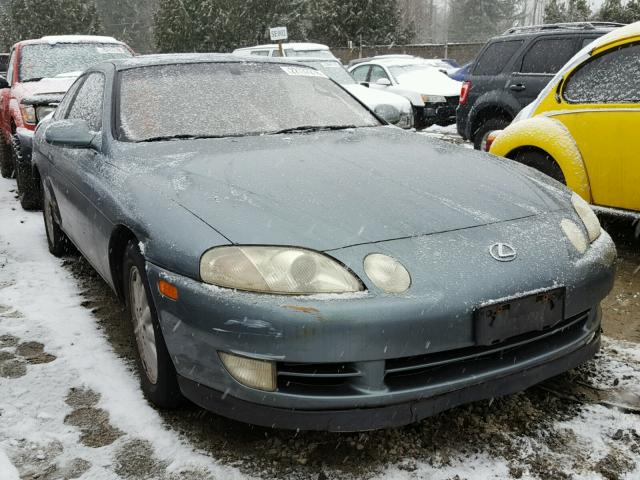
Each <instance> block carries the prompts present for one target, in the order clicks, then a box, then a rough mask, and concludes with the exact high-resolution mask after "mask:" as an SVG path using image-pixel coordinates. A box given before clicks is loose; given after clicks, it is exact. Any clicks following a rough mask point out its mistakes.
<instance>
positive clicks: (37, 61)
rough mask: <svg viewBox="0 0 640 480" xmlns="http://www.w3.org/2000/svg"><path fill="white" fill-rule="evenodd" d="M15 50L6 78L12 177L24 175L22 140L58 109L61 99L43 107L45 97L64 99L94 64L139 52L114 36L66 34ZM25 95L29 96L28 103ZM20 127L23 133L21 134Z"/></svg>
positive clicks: (3, 93)
mask: <svg viewBox="0 0 640 480" xmlns="http://www.w3.org/2000/svg"><path fill="white" fill-rule="evenodd" d="M10 55H11V56H10V60H9V67H8V69H7V77H6V79H5V78H0V173H1V174H2V176H3V177H11V176H12V175H13V174H14V172H15V173H16V175H18V174H19V172H17V167H18V166H17V165H16V157H17V156H18V157H19V156H20V149H21V146H20V140H21V139H24V134H25V133H26V134H28V133H31V132H33V131H34V130H35V128H36V126H37V124H38V122H39V121H40V120H42V118H44V117H45V116H47V115H48V114H49V113H51V112H52V111H53V110H54V109H55V104H54V105H52V104H46V102H40V103H44V105H41V106H39V102H37V101H36V100H37V99H38V98H39V97H41V98H43V99H44V98H55V97H58V98H59V97H60V96H62V95H64V93H65V92H66V91H67V90H68V89H69V87H70V86H71V84H72V83H73V82H74V81H75V80H76V78H77V77H78V76H79V75H80V74H81V73H82V72H83V71H84V70H86V69H87V68H88V67H90V66H92V65H94V64H96V63H99V62H101V61H104V60H111V59H114V58H123V57H130V56H133V52H132V50H131V49H130V48H129V47H128V46H127V45H126V44H124V43H122V42H119V41H117V40H115V39H114V38H111V37H99V36H82V35H64V36H50V37H42V38H40V39H36V40H24V41H22V42H18V43H16V44H15V45H14V46H13V48H12V49H11V54H10ZM25 99H28V100H29V101H27V102H24V100H25ZM18 131H20V132H21V133H22V135H20V136H18V134H17V133H18ZM29 160H30V159H29ZM29 164H30V161H29ZM24 173H25V174H28V172H24ZM18 183H19V184H22V183H25V182H20V181H19V182H18ZM19 187H20V185H19ZM19 190H20V188H19Z"/></svg>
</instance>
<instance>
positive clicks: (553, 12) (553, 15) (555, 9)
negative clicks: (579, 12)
mask: <svg viewBox="0 0 640 480" xmlns="http://www.w3.org/2000/svg"><path fill="white" fill-rule="evenodd" d="M567 21H568V15H567V9H566V7H565V5H564V3H563V2H561V3H558V0H551V1H550V2H549V3H547V5H546V6H545V7H544V23H562V22H567Z"/></svg>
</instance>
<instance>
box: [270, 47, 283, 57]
mask: <svg viewBox="0 0 640 480" xmlns="http://www.w3.org/2000/svg"><path fill="white" fill-rule="evenodd" d="M271 56H272V57H281V56H282V55H280V49H279V48H276V49H275V50H271Z"/></svg>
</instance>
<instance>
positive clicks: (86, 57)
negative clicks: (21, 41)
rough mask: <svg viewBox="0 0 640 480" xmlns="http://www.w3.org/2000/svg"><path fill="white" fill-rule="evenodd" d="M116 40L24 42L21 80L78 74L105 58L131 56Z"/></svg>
mask: <svg viewBox="0 0 640 480" xmlns="http://www.w3.org/2000/svg"><path fill="white" fill-rule="evenodd" d="M131 56H132V53H131V52H130V51H129V50H128V49H127V48H126V47H125V46H124V45H119V44H108V43H105V44H101V43H51V44H49V43H38V44H34V45H24V46H23V47H22V49H21V58H20V81H21V82H29V81H36V80H40V79H42V78H52V77H56V76H63V75H65V74H70V75H73V74H76V75H77V74H78V73H79V72H84V71H85V70H86V69H87V68H89V67H91V66H92V65H95V64H97V63H100V62H102V61H105V60H113V59H116V58H126V57H131Z"/></svg>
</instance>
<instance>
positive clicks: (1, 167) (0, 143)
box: [0, 134, 13, 178]
mask: <svg viewBox="0 0 640 480" xmlns="http://www.w3.org/2000/svg"><path fill="white" fill-rule="evenodd" d="M0 175H2V176H3V177H4V178H11V177H12V176H13V158H12V157H11V148H10V147H9V145H7V144H6V143H5V142H4V139H3V138H2V135H1V134H0Z"/></svg>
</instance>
